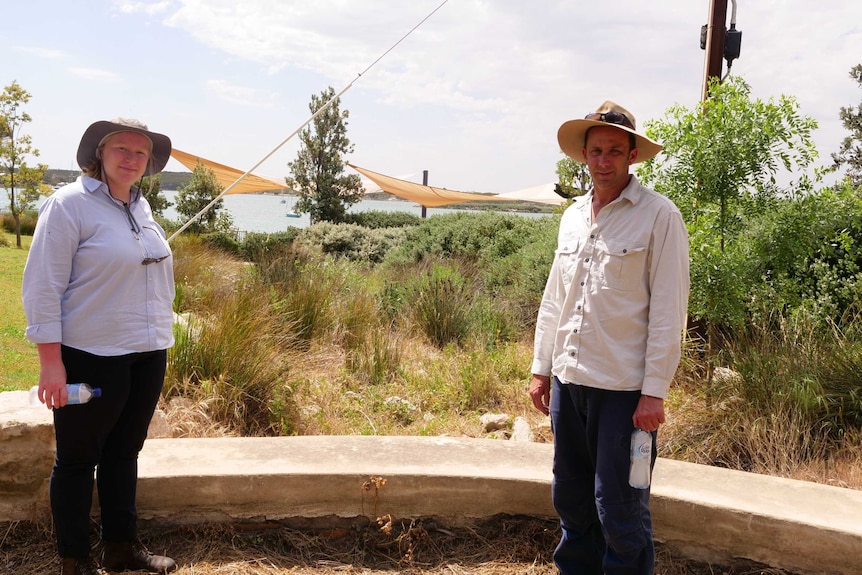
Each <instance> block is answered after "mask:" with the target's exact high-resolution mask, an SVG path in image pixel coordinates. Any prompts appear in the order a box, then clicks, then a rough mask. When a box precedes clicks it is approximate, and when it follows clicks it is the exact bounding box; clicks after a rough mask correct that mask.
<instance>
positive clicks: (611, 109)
mask: <svg viewBox="0 0 862 575" xmlns="http://www.w3.org/2000/svg"><path fill="white" fill-rule="evenodd" d="M595 126H613V127H614V128H618V129H620V130H623V131H625V132H628V133H629V134H632V135H634V137H635V142H636V144H635V145H636V146H637V149H638V157H637V159H635V163H637V162H645V161H647V160H649V159H651V158H654V157H655V156H656V155H657V154H658V153H659V152H660V151H661V148H662V146H661V144H659V143H658V142H654V141H652V140H650V139H649V138H647V137H646V136H644V135H643V134H641V133H639V132H638V131H637V124H636V123H635V117H634V115H632V113H631V112H629V111H628V110H626V109H625V108H623V107H622V106H620V105H619V104H615V103H614V102H611V101H610V100H608V101H606V102H605V103H604V104H602V105H601V106H599V108H598V109H597V110H596V111H595V112H592V113H590V114H587V115H586V117H585V118H579V119H576V120H569V121H568V122H565V123H564V124H563V125H562V126H560V129H559V130H558V131H557V141H558V142H559V143H560V149H562V150H563V153H564V154H566V155H567V156H569V157H570V158H572V159H573V160H577V161H578V162H581V163H584V153H583V150H584V146H585V145H586V139H587V130H589V129H590V128H593V127H595Z"/></svg>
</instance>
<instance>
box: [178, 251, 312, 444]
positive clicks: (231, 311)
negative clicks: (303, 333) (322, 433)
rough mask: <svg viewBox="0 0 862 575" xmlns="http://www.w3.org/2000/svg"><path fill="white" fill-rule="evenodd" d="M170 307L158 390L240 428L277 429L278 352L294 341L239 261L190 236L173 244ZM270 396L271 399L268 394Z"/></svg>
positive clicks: (281, 368) (285, 418)
mask: <svg viewBox="0 0 862 575" xmlns="http://www.w3.org/2000/svg"><path fill="white" fill-rule="evenodd" d="M174 260H175V263H174V269H175V276H176V277H177V281H178V288H179V289H178V294H181V295H179V296H178V298H177V300H178V301H177V307H178V309H180V310H182V311H183V313H182V314H181V317H183V318H184V319H183V321H181V322H179V323H177V324H176V325H175V328H174V334H175V339H176V342H175V344H174V347H173V348H172V349H171V350H170V352H169V354H168V374H167V378H166V383H165V398H166V399H171V398H172V397H176V396H182V397H185V398H188V399H189V400H191V401H193V402H195V403H199V404H202V405H204V406H205V408H206V409H207V410H208V412H209V414H210V415H211V417H212V418H213V419H214V420H216V421H218V422H219V423H220V424H222V425H224V426H226V427H227V428H228V429H230V430H232V431H235V432H237V433H240V434H243V435H259V434H280V433H283V432H284V431H285V430H286V428H287V427H289V422H290V421H291V419H292V417H293V416H292V412H293V406H292V404H291V402H290V401H286V400H285V397H284V396H283V395H282V394H281V391H280V390H281V388H282V387H283V385H284V384H283V382H284V380H285V375H286V373H287V367H288V366H287V364H286V362H285V360H284V357H285V354H286V353H287V352H289V351H290V350H292V349H294V348H295V342H294V334H293V333H292V332H291V330H290V326H289V324H286V323H285V322H283V321H281V320H280V318H279V317H278V316H277V315H276V314H275V313H273V310H272V306H271V297H270V293H269V291H268V289H267V287H266V286H265V285H263V284H261V282H260V279H259V277H257V276H255V275H254V274H251V273H250V269H249V268H248V266H247V265H245V264H244V263H243V262H238V261H236V260H235V259H233V258H231V257H229V256H226V255H224V254H221V253H219V252H217V251H215V250H212V249H209V248H207V247H206V246H204V245H202V244H201V243H200V242H199V241H198V240H197V239H196V238H194V237H193V236H190V237H189V238H188V239H185V240H183V241H181V242H180V243H179V244H178V245H177V246H175V248H174ZM274 401H275V402H276V403H275V404H273V402H274Z"/></svg>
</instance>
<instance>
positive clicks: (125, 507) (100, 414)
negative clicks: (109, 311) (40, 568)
mask: <svg viewBox="0 0 862 575" xmlns="http://www.w3.org/2000/svg"><path fill="white" fill-rule="evenodd" d="M62 357H63V364H64V365H65V367H66V378H67V381H68V382H69V383H88V384H90V385H91V386H93V387H100V388H101V389H102V396H101V397H97V398H93V399H92V400H90V402H89V403H85V404H83V405H67V406H65V407H61V408H59V409H55V410H54V435H55V437H56V440H57V457H56V459H55V461H54V469H53V471H52V473H51V485H50V495H51V512H52V514H53V517H54V529H55V531H56V536H57V551H58V553H59V555H60V556H61V557H86V556H88V555H89V554H90V542H89V520H90V509H91V507H92V504H93V501H92V500H93V473H94V470H95V471H96V482H97V484H98V492H99V508H100V515H101V522H102V539H103V540H105V541H110V542H131V541H134V540H135V538H136V537H137V509H136V507H135V496H136V489H137V482H138V453H139V452H140V450H141V448H142V447H143V445H144V440H145V439H146V437H147V429H148V427H149V425H150V420H151V419H152V417H153V411H155V408H156V405H157V404H158V401H159V396H160V395H161V392H162V386H163V385H164V380H165V369H166V366H167V351H165V350H160V351H153V352H146V353H134V354H129V355H122V356H116V357H102V356H97V355H92V354H90V353H86V352H83V351H80V350H76V349H72V348H69V347H66V346H63V347H62Z"/></svg>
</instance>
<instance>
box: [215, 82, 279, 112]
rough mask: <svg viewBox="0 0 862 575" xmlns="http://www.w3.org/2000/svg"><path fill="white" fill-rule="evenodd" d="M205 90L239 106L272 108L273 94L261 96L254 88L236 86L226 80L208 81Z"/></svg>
mask: <svg viewBox="0 0 862 575" xmlns="http://www.w3.org/2000/svg"><path fill="white" fill-rule="evenodd" d="M206 88H207V90H208V91H209V92H211V93H213V94H215V95H216V96H217V97H218V98H221V99H222V100H224V101H226V102H229V103H231V104H237V105H240V106H248V107H253V108H272V107H273V102H274V100H275V95H274V94H263V93H261V91H260V90H257V89H255V88H249V87H247V86H237V85H234V84H231V83H230V82H228V81H226V80H209V81H207V82H206Z"/></svg>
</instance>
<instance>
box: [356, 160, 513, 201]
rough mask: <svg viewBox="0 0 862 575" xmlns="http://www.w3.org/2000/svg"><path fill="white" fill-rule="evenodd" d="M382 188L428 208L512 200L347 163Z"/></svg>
mask: <svg viewBox="0 0 862 575" xmlns="http://www.w3.org/2000/svg"><path fill="white" fill-rule="evenodd" d="M347 165H348V166H350V167H351V168H353V169H354V170H356V171H357V172H359V173H360V174H362V175H363V176H365V177H366V178H368V179H369V180H371V181H372V182H374V183H375V184H377V185H378V186H380V189H382V190H383V191H384V192H387V193H389V194H392V195H393V196H398V197H399V198H402V199H405V200H410V201H411V202H416V203H417V204H419V205H420V206H425V207H426V208H436V207H439V206H446V205H449V204H459V203H461V202H475V201H480V202H487V201H492V202H493V201H497V202H500V201H503V202H505V201H512V200H511V198H501V197H499V196H495V195H493V194H476V193H472V192H456V191H454V190H447V189H445V188H434V187H431V186H423V185H422V184H415V183H413V182H408V181H406V180H399V179H398V178H393V177H392V176H384V175H383V174H378V173H377V172H372V171H371V170H366V169H365V168H360V167H359V166H354V165H353V164H347Z"/></svg>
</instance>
